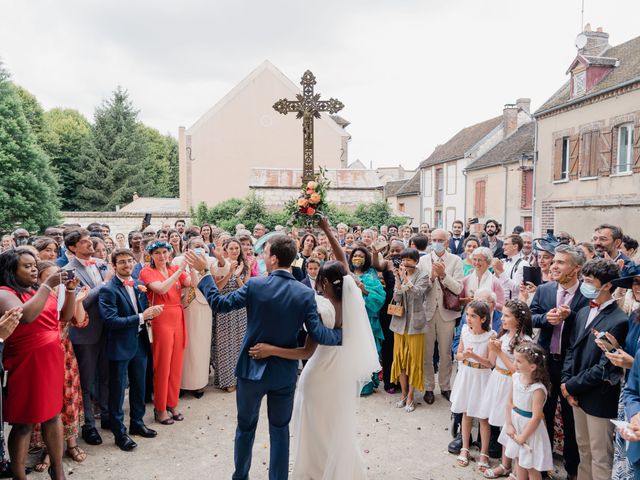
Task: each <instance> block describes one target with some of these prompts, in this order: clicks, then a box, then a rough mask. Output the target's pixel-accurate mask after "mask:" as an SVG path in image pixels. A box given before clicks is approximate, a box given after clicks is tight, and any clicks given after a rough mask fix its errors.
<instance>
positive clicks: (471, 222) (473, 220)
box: [469, 217, 479, 225]
mask: <svg viewBox="0 0 640 480" xmlns="http://www.w3.org/2000/svg"><path fill="white" fill-rule="evenodd" d="M478 221H479V220H478V217H475V218H472V219H471V220H469V224H470V225H473V224H474V223H478Z"/></svg>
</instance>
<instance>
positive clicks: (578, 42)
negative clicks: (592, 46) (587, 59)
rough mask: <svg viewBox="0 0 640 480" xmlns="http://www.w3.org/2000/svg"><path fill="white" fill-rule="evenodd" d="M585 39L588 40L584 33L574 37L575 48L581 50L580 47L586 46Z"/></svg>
mask: <svg viewBox="0 0 640 480" xmlns="http://www.w3.org/2000/svg"><path fill="white" fill-rule="evenodd" d="M587 40H588V38H587V36H586V35H585V34H584V33H581V34H579V35H578V36H577V37H576V48H577V49H578V50H581V49H583V48H584V47H586V45H587Z"/></svg>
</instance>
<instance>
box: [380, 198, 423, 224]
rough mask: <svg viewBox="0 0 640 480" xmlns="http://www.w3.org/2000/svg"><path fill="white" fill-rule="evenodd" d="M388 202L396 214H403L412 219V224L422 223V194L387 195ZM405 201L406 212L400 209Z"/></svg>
mask: <svg viewBox="0 0 640 480" xmlns="http://www.w3.org/2000/svg"><path fill="white" fill-rule="evenodd" d="M387 203H388V204H389V205H390V206H391V210H392V211H393V213H394V214H395V215H402V216H405V217H407V218H410V219H411V225H412V226H414V227H417V226H419V225H420V195H419V194H415V195H407V196H401V197H396V196H393V197H387ZM401 203H404V212H402V211H400V204H401Z"/></svg>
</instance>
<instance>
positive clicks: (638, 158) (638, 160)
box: [632, 125, 640, 173]
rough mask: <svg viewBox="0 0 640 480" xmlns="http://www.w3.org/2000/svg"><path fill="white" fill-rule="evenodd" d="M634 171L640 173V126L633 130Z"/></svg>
mask: <svg viewBox="0 0 640 480" xmlns="http://www.w3.org/2000/svg"><path fill="white" fill-rule="evenodd" d="M632 158H633V171H634V172H635V173H640V125H636V126H635V128H634V129H633V156H632Z"/></svg>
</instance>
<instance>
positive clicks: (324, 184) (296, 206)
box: [286, 167, 331, 227]
mask: <svg viewBox="0 0 640 480" xmlns="http://www.w3.org/2000/svg"><path fill="white" fill-rule="evenodd" d="M325 171H326V170H325V169H324V168H322V167H320V172H319V173H317V174H315V175H314V179H313V180H310V181H308V182H306V181H303V182H302V186H301V193H300V196H299V197H298V198H297V199H295V200H291V201H290V202H288V203H287V208H286V211H287V213H289V214H290V215H291V216H290V218H289V221H288V222H287V225H289V226H295V227H306V226H309V225H315V224H317V223H318V221H319V220H320V219H321V218H322V217H323V215H324V213H323V212H324V210H326V207H327V203H326V202H327V199H326V197H327V190H328V189H329V184H330V183H331V182H330V181H329V180H327V178H326V177H325Z"/></svg>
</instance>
